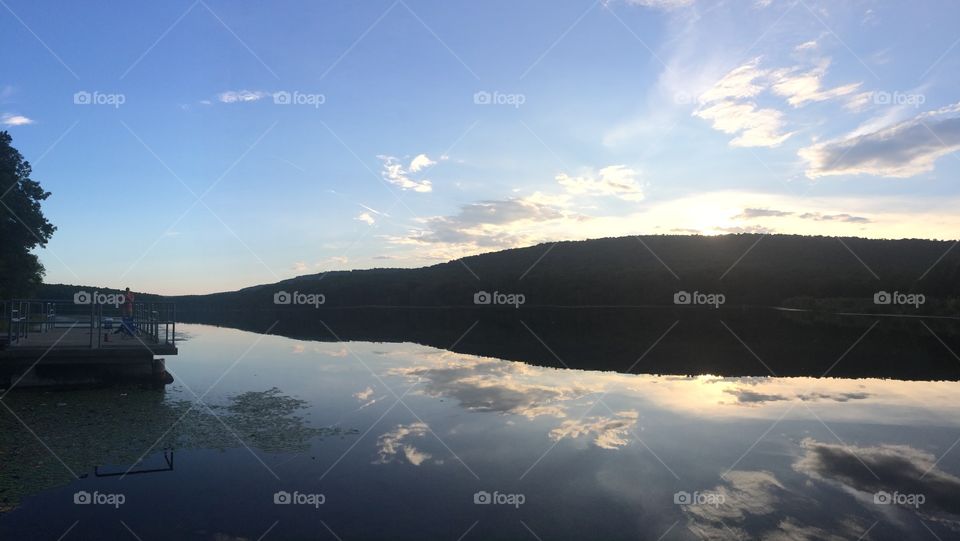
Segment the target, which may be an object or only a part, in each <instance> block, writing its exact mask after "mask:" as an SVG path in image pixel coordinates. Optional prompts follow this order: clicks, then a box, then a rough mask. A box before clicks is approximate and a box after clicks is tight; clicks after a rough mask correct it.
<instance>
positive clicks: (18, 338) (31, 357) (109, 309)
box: [0, 292, 177, 388]
mask: <svg viewBox="0 0 960 541" xmlns="http://www.w3.org/2000/svg"><path fill="white" fill-rule="evenodd" d="M81 293H83V292H81ZM80 298H85V299H91V298H93V299H96V298H98V296H97V293H94V294H93V295H90V294H86V296H85V297H80ZM4 304H5V305H7V306H5V307H4V311H5V312H6V313H5V316H6V318H5V321H4V323H5V326H6V329H4V330H5V331H6V332H5V333H3V334H4V336H2V342H3V343H2V344H0V388H7V387H8V386H21V387H22V386H43V385H58V384H61V383H67V384H69V383H70V382H77V381H79V382H83V383H88V382H93V381H101V380H117V379H146V380H153V381H164V382H167V381H168V380H169V375H168V374H167V373H166V371H165V368H164V366H165V364H164V360H163V359H162V358H157V357H158V356H161V355H176V354H177V346H176V323H175V314H176V312H175V309H174V307H173V305H172V304H169V303H133V306H132V307H124V308H126V309H125V310H124V309H121V308H120V305H100V304H92V303H79V302H76V301H74V302H70V301H63V300H60V301H37V300H27V301H21V300H14V301H9V302H7V303H4ZM121 304H122V303H121ZM124 319H126V321H127V323H126V326H124V323H123V321H124ZM121 328H130V329H133V331H134V334H133V335H131V334H130V333H124V332H117V331H118V329H121Z"/></svg>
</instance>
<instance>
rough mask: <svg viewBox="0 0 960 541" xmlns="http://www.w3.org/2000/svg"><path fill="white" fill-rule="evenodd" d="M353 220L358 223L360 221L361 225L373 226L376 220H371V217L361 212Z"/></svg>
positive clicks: (367, 213)
mask: <svg viewBox="0 0 960 541" xmlns="http://www.w3.org/2000/svg"><path fill="white" fill-rule="evenodd" d="M354 219H355V220H358V221H361V222H363V223H365V224H367V225H373V224H374V222H376V220H375V219H374V218H373V216H372V215H370V213H369V212H361V213H360V214H358V215H357V217H356V218H354Z"/></svg>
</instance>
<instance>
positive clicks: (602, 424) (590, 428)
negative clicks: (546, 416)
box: [550, 410, 639, 449]
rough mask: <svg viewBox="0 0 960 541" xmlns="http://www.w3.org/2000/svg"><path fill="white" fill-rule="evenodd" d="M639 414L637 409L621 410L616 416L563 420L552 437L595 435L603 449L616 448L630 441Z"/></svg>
mask: <svg viewBox="0 0 960 541" xmlns="http://www.w3.org/2000/svg"><path fill="white" fill-rule="evenodd" d="M638 417H639V414H638V413H637V412H636V411H630V410H627V411H621V412H618V413H617V414H616V417H599V416H598V417H587V418H584V419H579V420H567V421H563V422H562V423H561V424H560V426H558V427H557V428H554V429H553V430H551V431H550V439H551V440H553V441H560V440H562V439H564V438H579V437H580V436H590V435H593V436H594V438H593V444H594V445H596V446H597V447H600V448H602V449H616V448H617V447H623V446H624V445H626V444H627V443H628V441H627V436H628V435H629V434H630V430H631V427H633V425H635V424H637V418H638Z"/></svg>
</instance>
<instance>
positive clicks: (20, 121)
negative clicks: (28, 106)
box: [0, 113, 33, 126]
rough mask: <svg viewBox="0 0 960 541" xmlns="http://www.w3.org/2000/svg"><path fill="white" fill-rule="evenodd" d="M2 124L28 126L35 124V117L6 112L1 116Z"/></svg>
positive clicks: (0, 122) (0, 121)
mask: <svg viewBox="0 0 960 541" xmlns="http://www.w3.org/2000/svg"><path fill="white" fill-rule="evenodd" d="M0 124H3V125H4V126H26V125H27V124H33V119H32V118H27V117H25V116H23V115H15V114H13V113H4V114H3V116H0Z"/></svg>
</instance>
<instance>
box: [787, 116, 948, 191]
mask: <svg viewBox="0 0 960 541" xmlns="http://www.w3.org/2000/svg"><path fill="white" fill-rule="evenodd" d="M958 113H960V103H957V104H954V105H951V106H948V107H944V108H942V109H939V110H936V111H930V112H927V113H923V114H920V115H917V116H915V117H914V118H911V119H908V120H905V121H902V122H899V123H897V124H894V125H891V126H887V127H884V128H877V129H875V131H868V132H862V131H861V132H860V133H855V134H848V135H847V136H844V137H840V138H838V139H834V140H831V141H826V142H822V143H817V144H814V145H811V146H809V147H806V148H802V149H800V151H799V155H800V157H801V158H803V159H805V160H806V161H807V170H806V174H807V177H809V178H818V177H824V176H831V175H858V174H870V175H877V176H882V177H896V178H906V177H912V176H914V175H918V174H920V173H924V172H927V171H932V170H933V168H934V163H935V162H936V161H937V159H939V158H940V157H942V156H946V155H947V154H950V153H953V152H956V151H958V150H960V115H958Z"/></svg>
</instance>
